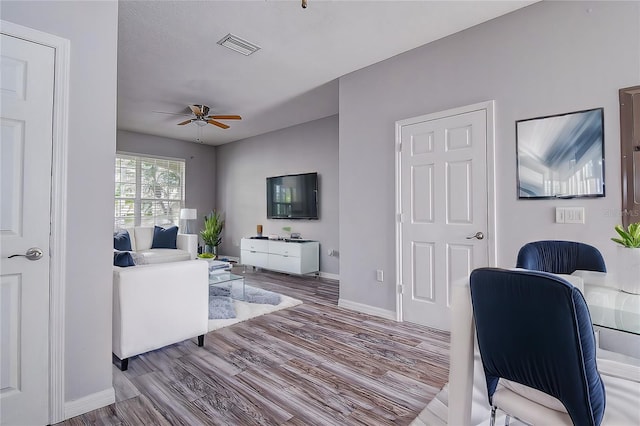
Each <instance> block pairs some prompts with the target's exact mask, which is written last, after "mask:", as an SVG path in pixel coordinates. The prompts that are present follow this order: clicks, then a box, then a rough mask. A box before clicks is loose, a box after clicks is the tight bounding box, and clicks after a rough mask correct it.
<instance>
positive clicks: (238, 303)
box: [209, 285, 302, 331]
mask: <svg viewBox="0 0 640 426" xmlns="http://www.w3.org/2000/svg"><path fill="white" fill-rule="evenodd" d="M211 288H214V287H211ZM235 291H236V290H235V287H234V289H233V290H232V292H234V293H235ZM245 293H246V296H247V297H246V298H247V300H254V301H256V302H264V303H250V302H248V301H242V300H235V299H233V298H231V297H230V296H229V290H227V291H226V292H225V289H224V288H221V289H215V288H214V290H213V291H212V292H210V295H209V310H210V311H211V313H212V314H213V316H223V317H224V316H232V315H233V313H234V312H235V318H220V319H210V320H209V331H213V330H218V329H220V328H223V327H227V326H229V325H232V324H236V323H239V322H242V321H246V320H248V319H251V318H255V317H258V316H260V315H264V314H268V313H271V312H275V311H279V310H281V309H285V308H290V307H293V306H297V305H300V304H301V303H302V301H301V300H298V299H294V298H293V297H289V296H285V295H283V294H278V293H274V292H269V291H266V290H262V289H259V288H256V287H251V286H248V285H247V286H246V287H245ZM234 295H235V294H234ZM274 296H279V297H277V298H274ZM278 299H279V303H277V304H272V303H276V302H277V300H278ZM220 310H224V313H222V312H221V311H220ZM213 311H216V312H215V313H214V312H213Z"/></svg>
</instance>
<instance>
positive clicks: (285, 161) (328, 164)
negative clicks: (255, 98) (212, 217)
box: [216, 116, 340, 275]
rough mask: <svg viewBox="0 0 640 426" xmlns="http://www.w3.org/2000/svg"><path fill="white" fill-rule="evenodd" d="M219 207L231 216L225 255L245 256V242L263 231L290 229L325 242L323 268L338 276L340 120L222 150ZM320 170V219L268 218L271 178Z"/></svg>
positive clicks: (323, 121) (291, 129)
mask: <svg viewBox="0 0 640 426" xmlns="http://www.w3.org/2000/svg"><path fill="white" fill-rule="evenodd" d="M216 149H217V167H216V170H217V190H218V197H217V201H216V205H217V206H218V207H219V208H220V209H221V211H223V212H224V213H225V215H226V221H227V222H226V228H225V231H224V234H223V238H224V240H223V242H222V246H221V249H220V253H222V254H226V255H230V256H240V239H241V238H242V237H246V236H252V235H255V234H256V225H257V224H262V225H263V233H264V234H265V235H267V234H279V235H284V234H285V232H284V231H283V230H282V228H283V227H285V226H290V227H291V231H292V232H300V233H301V234H302V237H303V238H308V239H313V240H318V241H320V270H321V272H325V273H329V274H336V275H337V274H338V273H339V271H340V269H339V262H338V258H337V257H329V256H328V255H327V250H328V249H336V250H338V249H339V245H338V236H339V231H340V229H339V222H338V117H337V116H331V117H328V118H323V119H320V120H316V121H311V122H308V123H305V124H300V125H298V126H293V127H289V128H287V129H284V130H279V131H275V132H271V133H267V134H264V135H260V136H256V137H253V138H249V139H245V140H243V141H239V142H234V143H230V144H226V145H221V146H218V147H217V148H216ZM305 172H318V174H319V184H318V185H319V193H320V200H319V206H320V211H319V213H320V219H319V220H273V219H272V220H267V201H266V180H265V179H266V178H267V177H268V176H278V175H284V174H291V173H305Z"/></svg>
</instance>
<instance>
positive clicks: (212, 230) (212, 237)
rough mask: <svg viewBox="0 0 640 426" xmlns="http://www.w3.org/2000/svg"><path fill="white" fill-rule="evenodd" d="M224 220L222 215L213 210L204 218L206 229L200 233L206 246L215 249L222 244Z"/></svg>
mask: <svg viewBox="0 0 640 426" xmlns="http://www.w3.org/2000/svg"><path fill="white" fill-rule="evenodd" d="M223 228H224V219H223V218H222V215H221V214H220V213H219V212H217V211H215V210H213V211H212V212H211V213H209V214H208V215H206V216H205V217H204V229H203V230H201V231H200V237H202V241H203V242H204V244H205V245H208V246H212V247H215V246H217V245H218V244H220V243H221V242H222V237H221V234H222V229H223Z"/></svg>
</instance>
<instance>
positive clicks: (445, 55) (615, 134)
mask: <svg viewBox="0 0 640 426" xmlns="http://www.w3.org/2000/svg"><path fill="white" fill-rule="evenodd" d="M639 8H640V3H638V2H595V3H583V2H541V3H536V4H534V5H531V6H529V7H527V8H524V9H521V10H518V11H516V12H513V13H511V14H508V15H505V16H503V17H500V18H497V19H495V20H493V21H489V22H487V23H484V24H481V25H478V26H476V27H474V28H471V29H469V30H467V31H464V32H462V33H458V34H455V35H452V36H450V37H447V38H444V39H441V40H439V41H437V42H434V43H431V44H429V45H425V46H422V47H420V48H417V49H415V50H412V51H409V52H407V53H405V54H402V55H399V56H396V57H394V58H391V59H389V60H386V61H384V62H381V63H378V64H375V65H372V66H370V67H368V68H365V69H363V70H360V71H357V72H354V73H352V74H349V75H347V76H344V77H342V78H341V79H340V154H339V155H340V223H341V225H342V226H341V232H340V248H341V259H340V262H341V266H340V278H341V282H340V297H341V298H342V299H346V300H349V301H353V302H358V303H362V304H366V305H370V306H373V307H377V308H381V309H385V310H388V311H395V301H396V294H395V292H394V286H395V282H394V279H393V278H392V279H386V282H385V284H386V285H383V286H381V285H380V284H379V283H376V281H375V269H377V268H382V269H384V270H385V272H386V276H387V277H394V276H395V227H394V226H395V225H394V224H395V221H394V219H395V218H394V208H395V198H394V197H395V182H394V178H395V170H394V158H395V157H394V143H395V135H394V123H395V121H396V120H401V119H405V118H410V117H415V116H419V115H423V114H427V113H431V112H436V111H442V110H446V109H449V108H453V107H458V106H462V105H469V104H474V103H477V102H481V101H486V100H491V99H495V101H496V112H495V114H496V120H495V121H496V123H495V124H496V138H495V139H496V155H495V161H496V176H497V188H496V190H497V223H498V230H497V231H498V234H497V246H498V265H499V266H504V267H512V266H514V265H515V261H516V254H517V251H518V249H519V248H520V246H521V245H522V244H524V243H526V242H528V241H531V240H537V239H547V238H549V239H553V238H558V239H569V240H579V241H585V242H587V243H591V244H593V245H595V246H597V247H599V248H600V249H601V250H602V251H603V254H604V255H605V258H606V261H607V262H609V263H611V262H613V253H614V252H615V249H614V246H613V243H612V242H610V241H609V237H611V236H613V226H614V225H615V224H616V223H617V222H619V221H620V217H619V216H617V215H616V214H615V212H616V211H619V208H620V202H621V196H620V177H619V175H620V147H619V144H620V138H619V110H618V89H619V88H622V87H628V86H632V85H636V84H638V83H639V82H640V37H639V34H640V22H639V20H640V11H639ZM594 107H604V114H605V145H606V147H605V150H606V158H607V163H606V171H605V172H606V177H605V181H606V183H607V189H606V190H607V196H606V197H605V198H599V199H576V200H550V201H539V200H536V201H532V200H527V201H518V200H517V198H516V168H515V166H516V160H515V124H514V122H515V121H516V120H518V119H523V118H530V117H537V116H541V115H549V114H556V113H563V112H569V111H576V110H582V109H587V108H594ZM362 182H367V183H368V184H369V185H368V186H367V187H366V188H365V189H363V186H362ZM556 206H583V207H585V210H586V224H584V225H569V224H555V223H554V217H555V216H554V207H556ZM363 209H364V210H366V211H368V212H369V213H370V214H369V215H367V216H361V215H358V214H357V213H358V212H360V211H362V210H363ZM372 230H375V231H373V232H374V233H375V235H376V237H375V239H372V237H371V235H372Z"/></svg>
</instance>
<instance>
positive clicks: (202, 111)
mask: <svg viewBox="0 0 640 426" xmlns="http://www.w3.org/2000/svg"><path fill="white" fill-rule="evenodd" d="M189 109H190V110H191V112H192V113H193V115H194V116H195V117H194V118H190V119H189V120H184V121H181V122H180V123H178V126H184V125H185V124H189V123H196V125H197V126H198V127H204V126H206V125H207V124H213V125H214V126H217V127H220V128H221V129H228V128H229V126H228V125H227V124H224V123H221V122H219V121H218V120H242V117H240V116H239V115H236V114H224V115H207V114H209V107H208V106H206V105H189Z"/></svg>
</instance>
